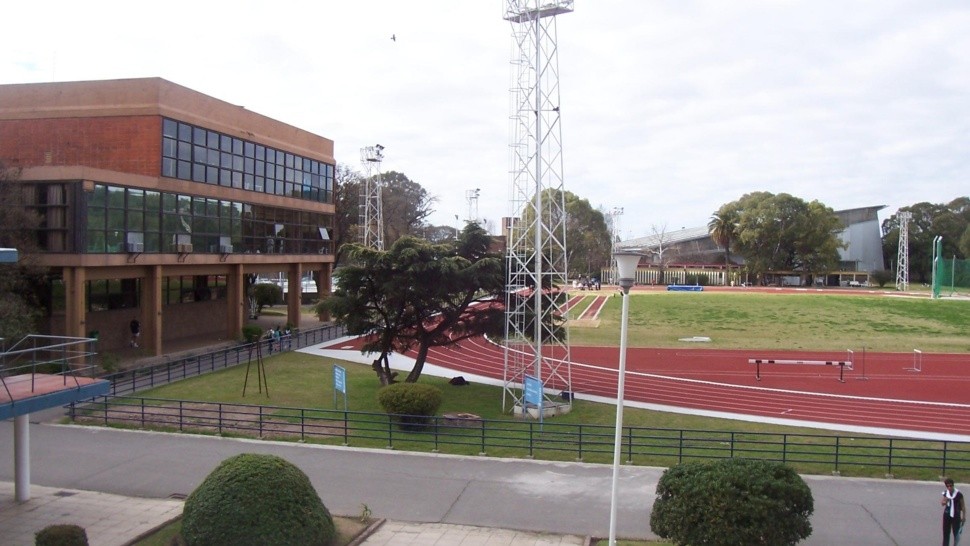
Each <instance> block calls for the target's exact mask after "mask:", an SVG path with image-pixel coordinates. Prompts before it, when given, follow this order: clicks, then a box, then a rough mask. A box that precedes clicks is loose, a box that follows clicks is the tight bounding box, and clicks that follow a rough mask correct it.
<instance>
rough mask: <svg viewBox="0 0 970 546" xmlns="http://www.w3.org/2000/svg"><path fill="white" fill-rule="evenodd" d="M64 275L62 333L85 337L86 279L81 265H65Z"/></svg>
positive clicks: (86, 333)
mask: <svg viewBox="0 0 970 546" xmlns="http://www.w3.org/2000/svg"><path fill="white" fill-rule="evenodd" d="M61 274H62V276H63V277H64V300H65V301H64V305H65V309H64V335H65V336H70V337H87V335H88V332H87V330H86V328H85V327H86V325H85V319H86V317H87V301H86V295H85V291H84V283H85V281H86V275H85V269H84V268H83V267H65V268H64V269H63V270H62V273H61Z"/></svg>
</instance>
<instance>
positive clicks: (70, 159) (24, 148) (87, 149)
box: [0, 116, 162, 176]
mask: <svg viewBox="0 0 970 546" xmlns="http://www.w3.org/2000/svg"><path fill="white" fill-rule="evenodd" d="M161 123H162V119H161V117H159V116H122V117H104V118H53V119H24V120H3V121H0V159H4V160H6V162H8V163H9V164H10V165H12V166H18V167H25V168H26V167H39V166H78V165H80V166H85V167H92V168H97V169H105V170H110V171H117V172H123V173H130V174H140V175H146V176H159V175H160V173H161V156H162V151H161V150H162V136H161V135H162V128H161ZM11 158H16V159H17V161H16V162H13V161H10V160H11Z"/></svg>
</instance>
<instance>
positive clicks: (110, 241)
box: [85, 184, 332, 254]
mask: <svg viewBox="0 0 970 546" xmlns="http://www.w3.org/2000/svg"><path fill="white" fill-rule="evenodd" d="M86 197H87V203H86V211H85V212H86V214H85V216H86V222H85V226H86V228H85V250H86V252H88V253H104V252H108V253H111V252H132V251H133V250H134V249H135V248H137V249H138V251H140V252H149V253H151V252H178V251H180V250H185V249H186V247H185V246H184V245H187V244H188V245H191V252H196V253H225V252H226V247H230V246H231V250H230V251H231V252H237V253H238V252H242V253H253V254H256V253H287V254H330V253H331V242H330V233H329V230H328V228H327V226H328V225H329V223H330V221H331V220H332V217H331V215H326V214H322V213H314V212H306V211H299V210H293V209H281V208H277V207H267V206H262V205H252V204H248V203H241V202H237V201H227V200H222V199H212V198H207V197H198V196H191V195H182V194H174V193H166V192H157V191H149V190H142V189H137V188H126V187H122V186H109V185H106V184H95V186H94V191H92V192H88V193H87V194H86ZM132 245H141V246H139V247H134V246H132Z"/></svg>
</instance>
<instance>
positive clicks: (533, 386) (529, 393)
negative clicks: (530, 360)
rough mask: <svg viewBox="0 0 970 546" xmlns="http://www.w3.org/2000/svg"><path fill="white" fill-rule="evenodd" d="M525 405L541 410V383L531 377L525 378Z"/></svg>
mask: <svg viewBox="0 0 970 546" xmlns="http://www.w3.org/2000/svg"><path fill="white" fill-rule="evenodd" d="M525 403H526V404H535V406H536V407H537V408H539V410H540V411H541V410H542V382H541V381H539V380H538V379H536V378H535V377H532V376H531V375H527V376H525Z"/></svg>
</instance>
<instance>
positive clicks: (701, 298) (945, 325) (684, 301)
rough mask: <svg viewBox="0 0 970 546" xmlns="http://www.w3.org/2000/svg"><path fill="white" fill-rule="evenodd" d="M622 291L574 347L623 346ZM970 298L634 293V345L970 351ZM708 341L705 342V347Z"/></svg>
mask: <svg viewBox="0 0 970 546" xmlns="http://www.w3.org/2000/svg"><path fill="white" fill-rule="evenodd" d="M621 301H622V300H621V298H620V297H619V296H616V297H611V298H610V299H609V301H608V302H607V303H606V306H605V307H604V308H603V310H602V311H601V313H600V323H599V327H598V328H572V329H571V330H570V333H569V335H570V342H571V343H572V344H574V345H603V346H609V345H612V346H616V345H618V344H619V321H620V304H621ZM967 324H970V301H965V300H954V299H948V298H943V299H939V300H932V299H929V298H912V297H896V296H893V295H879V296H865V295H847V294H838V293H833V294H818V293H816V292H807V293H805V294H763V293H745V292H741V291H738V292H736V293H724V292H649V293H637V292H633V294H632V295H631V297H630V322H629V331H628V334H627V336H628V337H627V341H628V343H629V345H630V346H631V347H678V346H681V347H682V346H684V343H683V342H680V341H678V339H679V338H683V337H691V336H708V337H710V338H711V342H710V343H704V344H702V345H703V346H704V347H711V348H724V349H803V350H838V351H843V350H845V349H861V348H863V347H865V348H866V349H868V350H873V351H894V352H909V351H912V350H913V349H921V350H923V351H927V352H953V353H967V352H970V336H968V335H967V331H966V327H967ZM698 345H700V344H698Z"/></svg>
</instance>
